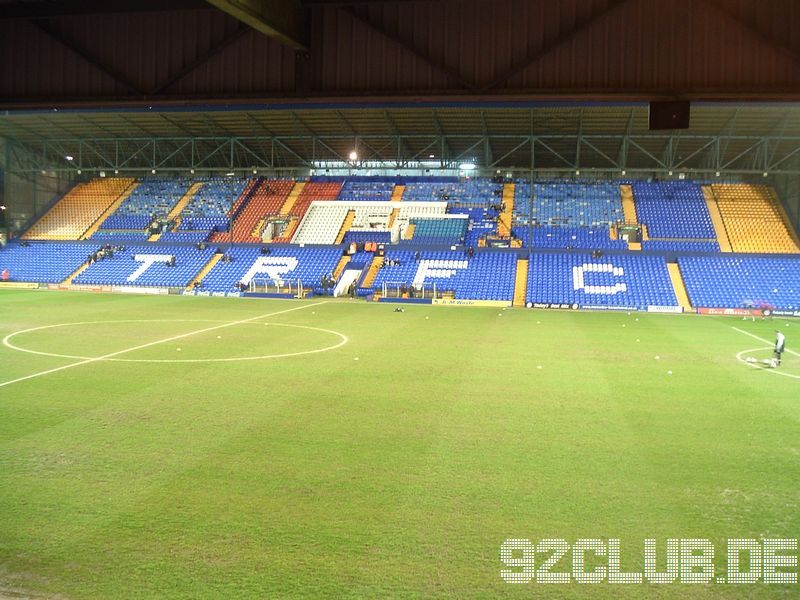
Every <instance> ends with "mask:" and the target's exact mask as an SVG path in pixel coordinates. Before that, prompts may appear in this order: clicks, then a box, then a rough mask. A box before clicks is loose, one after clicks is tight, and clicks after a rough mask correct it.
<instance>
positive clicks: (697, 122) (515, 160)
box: [0, 101, 800, 172]
mask: <svg viewBox="0 0 800 600" xmlns="http://www.w3.org/2000/svg"><path fill="white" fill-rule="evenodd" d="M0 136H2V137H6V138H7V139H9V140H12V141H13V142H15V143H19V144H23V145H25V146H27V147H31V148H44V147H47V148H49V149H50V151H52V149H53V148H58V149H59V150H58V151H57V152H56V153H57V154H61V153H71V154H76V155H77V154H78V153H80V151H81V148H77V146H82V147H84V148H93V147H94V146H98V145H101V146H102V145H105V146H106V147H108V145H109V144H117V148H116V150H115V151H116V152H119V144H127V143H133V142H134V141H135V140H139V141H141V140H151V141H153V144H154V145H155V144H157V143H160V144H161V145H162V146H163V145H164V144H167V143H168V142H173V143H178V142H179V141H180V140H194V142H193V143H194V144H201V145H202V144H205V148H204V149H200V150H199V153H201V154H202V153H203V152H206V151H209V152H210V151H211V150H212V149H213V148H217V146H215V145H214V144H215V143H216V142H213V143H212V141H211V138H214V139H219V140H230V139H234V138H235V139H236V140H237V141H236V143H237V144H239V145H241V146H242V148H243V149H244V150H245V152H252V153H253V154H257V155H266V154H269V155H270V157H269V158H267V157H266V156H264V161H263V162H260V163H258V166H260V167H265V168H268V167H270V166H275V167H277V166H284V167H292V166H294V167H302V166H310V165H311V164H312V163H314V162H315V161H318V160H339V159H341V160H346V157H347V155H348V154H349V152H350V151H351V150H352V149H353V148H354V147H358V148H359V153H360V155H361V156H362V157H363V158H364V159H375V160H385V161H390V160H396V161H412V160H420V159H427V158H429V156H430V155H434V156H435V157H436V158H437V159H445V160H452V161H457V160H464V159H470V160H473V161H475V162H476V164H478V165H479V166H483V167H486V168H495V167H496V168H528V167H529V166H530V165H531V160H534V164H535V167H536V168H543V169H547V168H552V169H573V168H596V169H616V168H629V169H660V168H665V169H666V168H673V167H674V168H681V167H685V168H688V169H694V170H702V169H705V170H714V169H719V168H720V167H722V168H727V169H732V170H735V169H738V170H745V171H752V172H758V171H760V170H767V169H770V168H775V169H777V168H778V167H779V166H782V167H784V168H785V167H787V165H788V164H789V163H793V162H794V158H795V157H798V154H797V150H798V148H800V106H798V105H797V104H789V103H747V104H738V103H696V104H693V105H692V111H691V127H690V128H689V129H686V130H673V131H668V132H651V131H649V129H648V106H647V104H643V103H612V104H604V103H530V102H503V103H497V102H492V103H476V102H463V103H457V102H456V103H454V102H449V103H416V104H408V103H402V104H400V103H386V102H379V103H368V102H366V101H365V103H364V104H353V103H342V104H329V103H328V104H309V103H297V104H271V105H263V104H261V105H258V104H253V105H241V104H239V105H220V106H208V107H205V108H203V109H202V110H198V109H196V108H192V109H187V108H183V107H175V106H170V107H155V106H154V107H152V108H149V107H148V108H144V109H143V108H138V107H137V108H114V109H105V110H99V109H85V110H81V109H70V110H49V111H45V110H37V111H14V112H7V113H4V114H2V115H0ZM204 140H205V142H204ZM531 140H534V142H533V149H534V153H533V154H534V155H535V156H534V157H533V159H532V158H531V154H532V153H531ZM220 143H221V142H220ZM276 144H277V148H278V154H279V155H281V154H282V155H285V156H284V158H283V159H282V160H280V161H276V160H275V146H276ZM267 146H269V148H270V150H269V152H267V151H266V149H265V148H266V147H267ZM62 150H63V152H62ZM39 152H40V153H41V154H42V155H44V154H46V152H45V151H43V150H39ZM98 152H100V153H101V154H102V153H104V152H108V149H107V148H106V150H99V151H98ZM193 152H194V150H193ZM215 152H217V150H215ZM221 154H223V155H227V154H232V152H231V153H227V152H223V153H221ZM623 154H624V156H623ZM232 160H233V159H231V161H229V162H226V161H225V160H224V157H223V156H219V157H218V160H216V161H212V162H210V163H208V164H209V166H211V165H213V166H214V167H218V168H226V167H233V166H236V165H234V164H232ZM217 162H219V164H217ZM250 162H253V161H252V160H251V161H250ZM229 163H230V164H229ZM278 163H280V164H278ZM87 166H90V165H88V164H87ZM146 166H147V165H142V168H144V167H146ZM163 168H166V167H163Z"/></svg>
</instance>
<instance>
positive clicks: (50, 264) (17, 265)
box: [0, 242, 98, 283]
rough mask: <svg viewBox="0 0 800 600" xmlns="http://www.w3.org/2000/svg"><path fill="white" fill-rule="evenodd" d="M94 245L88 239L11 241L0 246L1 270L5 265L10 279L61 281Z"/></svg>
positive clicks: (94, 248) (75, 267) (42, 281)
mask: <svg viewBox="0 0 800 600" xmlns="http://www.w3.org/2000/svg"><path fill="white" fill-rule="evenodd" d="M97 249H98V245H97V244H89V243H81V244H69V243H50V242H27V244H25V245H23V244H20V243H18V242H12V243H10V244H8V245H7V246H6V247H5V248H3V249H2V250H0V271H4V270H6V269H8V273H9V276H10V281H30V282H36V283H60V282H62V281H64V279H66V278H67V277H68V276H69V275H70V273H72V272H73V271H75V270H76V269H77V268H78V267H79V266H81V265H82V264H83V263H85V262H86V260H87V258H88V256H89V255H90V254H91V253H93V252H94V251H96V250H97Z"/></svg>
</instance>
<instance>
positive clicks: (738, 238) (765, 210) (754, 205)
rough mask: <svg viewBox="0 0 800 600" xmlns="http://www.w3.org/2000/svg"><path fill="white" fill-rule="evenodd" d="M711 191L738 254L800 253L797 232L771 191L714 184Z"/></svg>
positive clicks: (769, 189)
mask: <svg viewBox="0 0 800 600" xmlns="http://www.w3.org/2000/svg"><path fill="white" fill-rule="evenodd" d="M711 189H712V191H713V193H714V196H715V198H716V200H717V205H718V206H719V212H720V214H721V216H722V220H723V222H724V224H725V229H726V231H727V233H728V237H729V238H730V242H731V247H732V249H733V251H734V252H767V253H776V254H783V253H787V254H795V253H798V252H800V248H799V247H798V240H797V233H796V232H793V231H792V229H791V226H789V225H788V224H787V221H786V214H785V212H784V210H783V207H782V206H781V203H780V200H778V198H777V196H776V195H775V192H774V191H773V190H772V189H771V188H769V187H768V186H765V185H750V184H743V183H742V184H714V185H712V186H711Z"/></svg>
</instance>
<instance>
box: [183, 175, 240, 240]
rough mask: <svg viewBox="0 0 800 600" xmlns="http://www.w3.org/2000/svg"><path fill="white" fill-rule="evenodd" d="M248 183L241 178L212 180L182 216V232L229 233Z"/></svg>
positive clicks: (204, 185)
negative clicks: (239, 199) (232, 211)
mask: <svg viewBox="0 0 800 600" xmlns="http://www.w3.org/2000/svg"><path fill="white" fill-rule="evenodd" d="M247 184H248V181H247V180H245V179H240V178H224V177H211V178H208V179H205V180H203V185H202V186H201V187H200V188H199V189H198V190H197V192H196V193H195V195H194V196H192V199H191V200H189V202H188V204H187V205H186V207H185V208H184V209H183V211H182V212H181V214H180V217H181V222H180V224H179V225H178V230H179V231H206V232H211V231H217V232H223V231H228V226H229V224H230V219H229V217H228V215H229V213H230V212H231V210H232V209H233V206H234V204H235V202H236V199H238V198H239V196H241V195H242V192H244V189H245V187H246V186H247Z"/></svg>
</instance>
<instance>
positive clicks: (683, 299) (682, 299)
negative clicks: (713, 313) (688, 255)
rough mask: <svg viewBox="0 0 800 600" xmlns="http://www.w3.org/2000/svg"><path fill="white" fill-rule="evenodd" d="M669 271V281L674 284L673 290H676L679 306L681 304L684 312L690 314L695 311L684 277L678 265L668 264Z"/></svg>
mask: <svg viewBox="0 0 800 600" xmlns="http://www.w3.org/2000/svg"><path fill="white" fill-rule="evenodd" d="M667 270H668V271H669V279H670V281H671V282H672V289H673V290H675V297H676V298H677V299H678V304H680V306H681V307H682V308H683V310H684V312H690V311H691V310H693V309H692V304H691V302H689V294H687V293H686V286H685V285H684V283H683V275H681V269H680V267H679V266H678V263H672V262H671V263H667Z"/></svg>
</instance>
